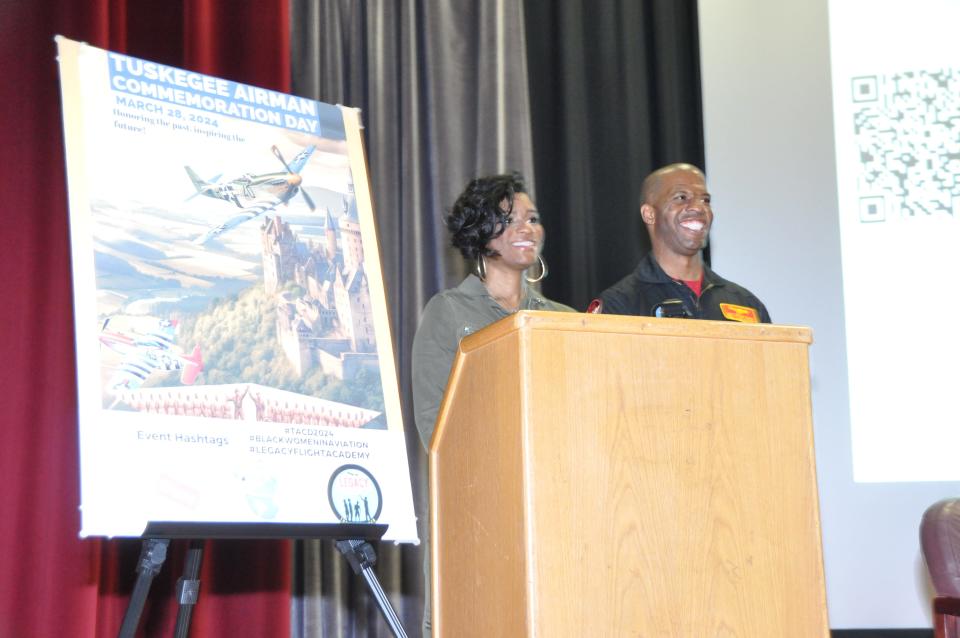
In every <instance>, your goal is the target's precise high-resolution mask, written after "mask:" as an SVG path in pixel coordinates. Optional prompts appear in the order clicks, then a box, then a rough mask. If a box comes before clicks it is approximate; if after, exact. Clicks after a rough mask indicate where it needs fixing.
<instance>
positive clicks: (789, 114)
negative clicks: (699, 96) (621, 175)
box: [698, 0, 960, 629]
mask: <svg viewBox="0 0 960 638" xmlns="http://www.w3.org/2000/svg"><path fill="white" fill-rule="evenodd" d="M698 10H699V20H700V59H701V76H702V89H703V108H704V136H705V148H706V167H705V168H706V171H707V178H708V183H709V186H710V190H711V192H712V194H713V201H714V211H715V214H716V221H715V222H714V227H713V231H712V233H711V251H712V259H713V265H714V267H715V268H716V270H717V271H718V272H719V273H720V274H721V275H723V276H725V277H727V278H730V279H733V280H734V281H737V282H738V283H741V284H744V285H746V286H747V287H748V288H750V289H751V290H752V291H753V292H755V293H757V295H758V296H760V298H761V299H763V301H764V302H765V303H766V305H767V307H768V308H769V310H770V312H771V315H772V316H773V320H774V321H775V322H777V323H785V324H799V325H807V326H811V327H812V328H813V331H814V344H813V346H812V348H811V374H812V388H813V397H812V399H813V414H814V428H815V437H816V453H817V473H818V484H819V492H820V510H821V519H822V527H823V544H824V560H825V570H826V575H827V597H828V606H829V614H830V625H831V627H833V628H835V629H866V628H891V629H893V628H921V627H929V626H930V613H929V606H930V597H931V595H932V594H931V591H930V589H929V585H928V580H927V576H926V570H925V567H924V565H923V561H922V558H921V555H920V549H919V522H920V517H921V515H922V513H923V511H924V510H925V509H926V507H927V506H929V505H930V504H932V503H933V502H935V501H937V500H939V499H941V498H944V497H948V496H957V495H960V483H958V481H960V463H957V462H956V461H955V460H954V459H955V457H956V456H957V452H956V450H957V445H956V443H957V440H958V437H960V411H958V410H957V409H956V407H955V405H954V404H955V401H956V397H957V396H958V394H960V393H958V391H960V373H958V372H957V363H958V357H960V331H958V330H957V329H956V328H955V326H956V325H957V324H958V321H957V316H958V311H960V298H958V296H957V294H956V293H955V292H954V291H953V286H952V285H951V284H952V283H953V280H954V278H955V276H956V273H957V271H958V268H957V266H956V265H955V263H956V254H957V253H960V247H958V239H960V45H958V44H957V42H958V40H957V37H956V25H957V24H960V2H957V1H956V0H917V1H915V2H910V3H899V2H897V3H895V2H867V1H865V0H852V1H850V0H847V1H841V0H832V1H831V0H783V1H782V2H774V3H771V2H766V1H764V0H723V1H720V0H703V1H701V2H700V3H699V8H698Z"/></svg>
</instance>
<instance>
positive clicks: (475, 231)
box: [413, 173, 574, 448]
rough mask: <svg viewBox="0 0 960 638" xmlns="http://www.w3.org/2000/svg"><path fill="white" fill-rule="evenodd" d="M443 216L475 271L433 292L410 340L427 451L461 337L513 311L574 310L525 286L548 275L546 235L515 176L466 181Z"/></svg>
mask: <svg viewBox="0 0 960 638" xmlns="http://www.w3.org/2000/svg"><path fill="white" fill-rule="evenodd" d="M444 221H445V222H446V225H447V229H448V230H449V231H450V236H451V242H452V243H453V246H454V248H457V249H459V250H460V254H462V255H463V257H464V259H466V260H467V262H468V263H470V264H471V265H472V266H473V270H474V274H471V275H469V276H467V278H466V279H464V280H463V282H462V283H461V284H460V285H459V286H457V287H456V288H450V289H448V290H444V291H442V292H439V293H437V294H436V295H434V297H433V298H432V299H431V300H430V301H429V302H428V303H427V306H426V308H424V310H423V316H422V318H421V319H420V326H419V328H418V329H417V334H416V336H414V339H413V407H414V411H415V419H416V423H417V430H418V431H419V432H420V439H421V441H422V442H423V446H424V447H425V448H427V447H428V446H429V445H430V437H431V436H432V435H433V428H434V421H436V418H437V412H438V410H439V409H440V401H441V399H442V398H443V393H444V390H445V389H446V386H447V377H448V376H449V375H450V367H451V366H452V365H453V357H454V354H456V352H457V346H458V344H459V343H460V339H462V338H463V337H465V336H467V335H468V334H471V333H473V332H476V331H477V330H479V329H480V328H483V327H484V326H486V325H488V324H491V323H493V322H494V321H497V320H498V319H502V318H504V317H506V316H508V315H510V314H513V313H514V312H517V311H518V310H554V311H566V312H574V310H573V308H570V307H568V306H564V305H563V304H560V303H557V302H555V301H550V300H549V299H547V298H545V297H544V296H543V295H541V294H540V293H538V292H537V291H535V290H534V289H533V288H531V287H530V286H529V284H530V283H534V282H536V281H540V280H541V279H543V278H544V277H545V276H546V274H547V266H546V263H545V262H544V261H543V257H541V256H540V250H541V249H542V248H543V234H544V233H543V226H541V224H540V214H539V213H538V212H537V207H536V206H535V205H534V203H533V202H532V201H531V200H530V196H529V195H528V194H527V192H526V188H525V186H524V183H523V177H521V176H520V175H519V174H518V173H512V174H508V175H491V176H488V177H478V178H476V179H474V180H472V181H471V182H470V183H469V184H467V187H466V188H465V189H464V191H463V193H461V194H460V196H459V197H458V198H457V201H456V202H455V203H454V205H453V208H452V209H451V211H450V214H449V215H447V216H446V218H445V220H444Z"/></svg>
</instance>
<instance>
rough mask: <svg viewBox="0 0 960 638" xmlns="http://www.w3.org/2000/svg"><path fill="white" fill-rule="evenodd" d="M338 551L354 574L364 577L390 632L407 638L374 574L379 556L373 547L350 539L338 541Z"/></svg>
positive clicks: (399, 637)
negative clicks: (374, 567) (344, 557)
mask: <svg viewBox="0 0 960 638" xmlns="http://www.w3.org/2000/svg"><path fill="white" fill-rule="evenodd" d="M337 549H338V550H340V553H341V554H343V555H344V556H346V558H347V562H349V563H350V567H352V568H353V572H354V573H355V574H361V575H362V576H363V579H364V580H365V581H366V583H367V588H368V589H369V590H370V593H372V594H373V598H374V600H376V602H377V607H379V608H380V613H382V614H383V618H384V620H386V621H387V625H389V626H390V631H392V632H393V635H394V636H396V638H407V632H406V631H404V629H403V625H401V624H400V618H399V617H398V616H397V612H395V611H394V610H393V606H392V605H391V604H390V600H389V599H388V598H387V595H386V594H385V593H384V591H383V588H382V587H381V586H380V581H379V580H377V575H376V574H375V573H374V572H373V566H374V565H375V564H376V562H377V554H376V552H375V551H374V549H373V545H371V544H370V543H368V542H367V541H365V540H358V539H350V540H342V541H337Z"/></svg>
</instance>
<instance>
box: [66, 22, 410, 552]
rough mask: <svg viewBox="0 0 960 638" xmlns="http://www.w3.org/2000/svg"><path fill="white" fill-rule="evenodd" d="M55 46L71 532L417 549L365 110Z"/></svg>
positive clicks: (107, 53)
mask: <svg viewBox="0 0 960 638" xmlns="http://www.w3.org/2000/svg"><path fill="white" fill-rule="evenodd" d="M57 44H58V50H59V63H60V78H61V91H62V98H63V118H64V135H65V139H66V155H67V178H68V192H69V204H70V233H71V249H72V267H73V292H74V313H75V328H76V341H77V372H78V374H77V377H78V379H77V385H78V393H79V395H78V398H79V434H80V473H81V512H82V517H81V518H82V524H81V530H80V534H81V536H91V535H93V536H108V537H112V536H140V535H141V534H142V532H143V530H144V528H145V526H146V525H147V523H148V522H149V521H183V522H196V523H229V522H237V523H259V522H264V523H331V524H339V523H350V524H363V523H377V524H386V525H387V526H388V527H387V532H386V534H385V535H384V536H383V538H384V540H392V541H396V542H417V533H416V519H415V516H414V511H413V498H412V492H411V487H410V476H409V467H408V462H407V456H406V444H405V440H404V431H403V422H402V417H401V411H400V400H399V391H398V387H397V375H396V368H395V363H394V360H393V347H392V341H391V336H390V326H389V319H388V315H387V309H386V298H385V294H384V286H383V277H382V272H381V267H380V263H379V250H378V247H377V237H376V229H375V222H374V217H373V203H372V200H371V196H370V188H369V179H368V175H367V169H366V161H365V156H364V150H363V141H362V137H361V133H360V128H361V127H360V118H359V114H358V112H357V111H356V110H355V109H350V108H345V107H340V106H334V105H329V104H324V103H321V102H317V101H314V100H308V99H305V98H300V97H297V96H293V95H287V94H283V93H278V92H275V91H269V90H266V89H262V88H258V87H253V86H248V85H245V84H240V83H237V82H232V81H229V80H225V79H221V78H216V77H212V76H207V75H202V74H199V73H194V72H191V71H186V70H182V69H177V68H174V67H169V66H166V65H162V64H158V63H154V62H149V61H145V60H141V59H137V58H133V57H130V56H126V55H121V54H118V53H113V52H110V51H105V50H102V49H98V48H96V47H92V46H89V45H86V44H82V43H78V42H74V41H72V40H69V39H66V38H62V37H60V38H57Z"/></svg>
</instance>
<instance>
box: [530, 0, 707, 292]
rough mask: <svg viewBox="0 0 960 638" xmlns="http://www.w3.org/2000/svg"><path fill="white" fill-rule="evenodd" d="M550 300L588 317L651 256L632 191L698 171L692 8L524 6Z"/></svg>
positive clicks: (679, 3)
mask: <svg viewBox="0 0 960 638" xmlns="http://www.w3.org/2000/svg"><path fill="white" fill-rule="evenodd" d="M525 13H526V35H527V66H528V74H529V78H530V106H531V127H532V130H533V152H534V167H535V170H536V175H537V206H538V208H539V209H540V211H541V213H542V214H543V218H544V224H545V226H546V230H547V245H546V249H545V255H546V258H547V260H548V261H549V263H550V267H551V274H550V277H549V278H548V279H547V280H545V281H544V284H543V288H544V292H545V293H546V294H547V296H548V297H551V298H553V299H557V300H558V301H562V302H564V303H567V304H569V305H571V306H573V307H574V308H578V309H585V308H586V306H587V304H588V303H589V302H590V300H591V299H593V298H594V297H595V296H596V295H597V294H598V293H599V292H600V291H602V290H603V289H604V288H606V287H607V286H609V285H611V284H612V283H614V282H616V281H617V280H618V279H620V278H621V277H623V276H624V275H626V274H627V273H629V272H630V271H631V270H633V268H634V266H635V265H636V264H637V261H638V260H639V259H640V257H642V256H643V255H644V254H645V253H646V252H647V251H648V250H649V248H650V243H649V240H648V238H647V233H646V230H645V228H644V226H643V223H642V222H641V221H640V211H639V203H638V202H639V195H640V183H641V181H642V180H643V178H644V176H646V175H647V174H648V173H649V172H650V171H652V170H654V169H656V168H659V167H660V166H663V165H665V164H669V163H672V162H680V161H686V162H691V163H693V164H696V165H698V166H700V167H702V168H704V169H705V167H703V161H704V158H703V116H702V108H701V101H700V52H699V45H698V30H697V3H696V0H644V1H642V2H634V1H632V0H604V1H601V2H597V1H592V0H565V1H564V2H527V3H526V4H525Z"/></svg>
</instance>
